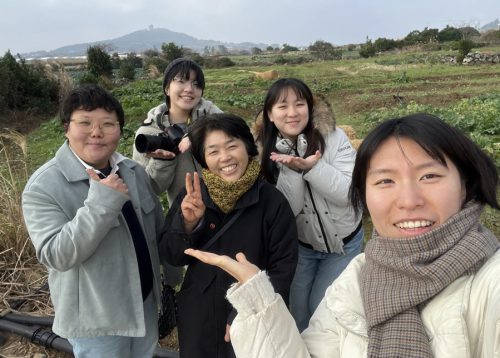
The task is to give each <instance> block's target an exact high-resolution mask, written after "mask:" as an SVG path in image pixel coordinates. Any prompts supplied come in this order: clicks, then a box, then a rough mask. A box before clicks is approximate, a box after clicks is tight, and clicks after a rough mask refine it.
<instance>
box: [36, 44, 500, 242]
mask: <svg viewBox="0 0 500 358" xmlns="http://www.w3.org/2000/svg"><path fill="white" fill-rule="evenodd" d="M488 51H489V52H494V53H500V47H497V48H488ZM441 54H444V52H442V53H441ZM438 55H439V53H435V52H417V51H405V52H399V53H391V54H384V55H379V56H377V57H374V58H370V59H360V58H358V59H348V60H340V61H338V60H336V61H321V62H308V63H303V64H298V65H297V64H288V65H287V64H284V65H272V66H271V65H262V64H263V63H271V62H272V61H271V60H270V59H269V58H267V57H265V56H263V57H262V58H260V57H259V56H246V57H245V56H239V57H236V58H234V59H233V60H234V62H235V63H236V64H237V65H236V66H234V67H228V68H224V69H207V70H205V77H206V83H207V85H206V89H205V93H204V97H205V98H207V99H210V100H211V101H213V102H214V103H215V104H217V105H218V106H219V107H220V108H221V109H222V110H224V111H226V112H232V113H235V114H238V115H240V116H242V117H243V118H245V119H246V120H247V121H248V123H251V122H252V121H253V119H254V117H255V115H256V113H257V112H258V111H259V110H260V106H261V104H262V102H263V97H264V95H265V93H266V90H267V88H268V87H269V85H270V83H271V82H269V81H264V80H261V79H257V78H255V76H254V75H253V74H252V73H251V72H250V71H267V70H270V69H276V70H277V71H278V73H279V76H280V77H298V78H301V79H303V80H304V81H305V82H306V83H308V84H309V85H310V87H311V88H312V90H313V92H314V93H315V94H318V95H322V96H324V97H325V98H326V99H327V100H328V101H329V102H330V103H331V105H332V107H333V109H334V112H335V115H336V117H337V123H338V124H344V125H346V124H347V125H351V126H352V127H353V128H354V130H355V131H356V134H357V136H358V138H362V137H363V136H364V135H365V134H366V133H367V131H369V130H370V129H371V128H372V127H373V126H374V125H376V124H377V123H378V122H379V121H381V120H383V119H386V118H391V117H395V116H400V115H404V114H407V113H412V112H429V113H432V114H436V115H438V116H440V117H441V118H443V119H445V120H446V121H448V122H450V123H451V124H453V125H455V126H457V127H459V128H461V129H462V130H464V131H465V132H467V133H468V134H469V135H470V136H471V137H472V138H473V140H475V141H476V142H477V143H478V144H479V145H480V146H481V147H482V148H483V149H484V150H485V151H486V152H487V153H488V154H489V155H490V156H491V157H492V158H493V159H494V160H495V162H496V164H497V167H500V64H486V65H474V66H459V65H450V64H441V63H440V62H439V60H438ZM293 56H298V55H296V54H294V55H293ZM266 61H267V62H266ZM252 62H254V63H258V64H260V65H259V66H257V65H255V66H251V64H252ZM290 62H292V63H293V62H294V61H293V58H290ZM238 64H242V65H241V66H238ZM243 65H244V66H243ZM249 65H250V66H249ZM161 86H162V78H158V79H156V80H137V81H135V82H132V83H129V84H127V85H124V86H121V87H119V88H115V89H114V90H113V93H114V94H115V95H116V96H117V97H118V98H119V100H120V101H121V102H122V104H123V106H124V108H125V113H126V117H127V124H126V126H125V131H124V136H123V140H122V143H121V145H120V148H119V150H120V151H121V152H122V153H124V154H126V155H129V156H130V155H131V149H132V142H133V136H134V132H135V130H136V129H137V127H138V126H139V125H140V123H141V121H142V120H143V119H144V118H145V114H146V112H147V111H148V110H149V109H150V108H151V107H153V106H155V105H157V104H158V103H160V102H161V101H163V94H162V91H161ZM62 140H63V135H62V131H61V129H60V125H59V123H58V122H57V120H56V119H53V120H49V121H48V122H46V123H45V124H43V125H42V126H41V127H40V128H39V129H38V130H35V131H33V132H32V133H31V134H30V135H29V137H28V150H29V153H30V155H29V157H30V159H31V161H30V168H34V167H36V166H38V165H40V164H41V163H43V162H44V161H45V160H47V158H49V157H50V156H52V155H53V153H54V152H55V150H56V149H57V147H58V146H59V145H60V143H61V142H62ZM499 221H500V220H499V215H498V213H496V212H493V211H488V212H487V215H486V216H485V222H486V224H487V225H488V226H489V227H490V228H492V229H493V231H494V232H495V233H496V234H497V236H500V224H499Z"/></svg>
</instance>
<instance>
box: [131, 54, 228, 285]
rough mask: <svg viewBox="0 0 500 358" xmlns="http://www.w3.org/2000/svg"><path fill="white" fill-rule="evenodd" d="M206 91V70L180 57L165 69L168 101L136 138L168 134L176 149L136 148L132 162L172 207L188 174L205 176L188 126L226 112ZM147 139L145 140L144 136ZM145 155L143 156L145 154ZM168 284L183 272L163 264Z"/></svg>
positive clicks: (150, 114) (164, 89) (149, 117)
mask: <svg viewBox="0 0 500 358" xmlns="http://www.w3.org/2000/svg"><path fill="white" fill-rule="evenodd" d="M204 89H205V76H204V75H203V70H202V69H201V67H200V66H199V65H198V64H197V63H196V62H194V61H192V60H190V59H188V58H184V57H182V58H178V59H175V60H173V61H172V62H170V63H169V64H168V66H167V68H166V69H165V74H164V77H163V86H162V92H163V93H164V95H165V102H164V103H161V104H160V105H158V106H156V107H154V108H152V109H150V110H149V112H148V114H147V118H146V120H144V123H143V124H142V126H141V127H139V129H138V130H137V132H136V134H135V136H136V141H137V137H138V136H143V135H153V136H157V135H166V136H167V137H169V138H171V137H172V134H173V136H174V137H173V138H171V139H172V141H173V142H174V147H173V148H169V149H170V150H167V149H156V150H154V151H150V152H148V151H146V152H142V150H141V151H139V150H138V149H137V146H136V145H134V148H133V155H132V159H134V160H135V161H137V162H138V163H139V164H140V165H142V166H143V167H144V168H145V169H146V172H147V173H148V175H149V177H150V179H151V185H152V186H153V190H154V191H155V193H156V194H158V195H160V194H162V193H164V192H166V193H167V199H168V202H169V205H172V203H173V202H174V200H175V198H176V196H177V194H179V191H180V190H181V189H182V188H183V187H184V184H185V177H186V173H192V172H198V173H201V166H200V165H199V164H198V163H197V162H196V160H195V159H194V157H193V156H192V155H191V151H190V147H191V143H190V141H189V138H188V137H187V135H186V134H187V130H188V126H189V125H190V124H191V123H193V122H196V121H197V120H198V119H199V118H200V117H203V116H205V115H207V114H211V113H220V112H222V111H221V110H220V109H219V108H218V107H217V106H216V105H214V104H213V103H212V102H210V101H207V100H205V99H204V98H202V95H203V91H204ZM143 138H144V137H143ZM141 152H142V153H141ZM163 267H164V272H165V277H164V283H165V284H167V285H169V286H172V287H175V286H177V285H178V284H179V283H180V282H181V281H182V273H183V270H182V268H181V267H173V266H171V265H169V264H168V263H167V262H163Z"/></svg>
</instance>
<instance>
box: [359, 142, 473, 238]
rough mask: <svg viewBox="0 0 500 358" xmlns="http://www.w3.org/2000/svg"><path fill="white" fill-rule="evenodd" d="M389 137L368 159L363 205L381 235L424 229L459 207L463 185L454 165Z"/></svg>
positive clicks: (440, 223) (436, 224)
mask: <svg viewBox="0 0 500 358" xmlns="http://www.w3.org/2000/svg"><path fill="white" fill-rule="evenodd" d="M399 142H400V145H398V142H397V141H396V139H395V138H394V137H390V138H389V139H387V140H386V141H385V142H383V143H382V145H380V147H379V148H378V149H377V151H376V152H375V153H374V155H373V156H372V158H371V160H370V165H369V168H368V174H367V177H366V205H367V207H368V211H369V212H370V216H371V218H372V222H373V226H374V227H375V229H376V230H377V232H378V233H379V234H380V235H381V236H385V237H406V236H414V235H419V234H423V233H426V232H428V231H430V230H432V229H434V228H436V227H438V226H439V225H442V224H443V223H444V222H445V221H446V220H448V219H449V218H450V217H451V216H452V215H454V214H456V213H457V212H458V211H460V210H461V208H462V204H463V201H464V199H465V185H464V184H463V181H462V180H461V178H460V174H459V172H458V170H457V168H456V166H455V165H454V164H453V163H452V162H451V161H450V160H449V159H448V158H446V157H445V159H446V165H447V166H444V165H442V164H441V163H440V162H439V161H437V160H435V159H433V158H432V157H430V156H429V155H428V154H427V153H426V152H425V151H424V149H422V147H420V146H419V145H418V144H417V143H416V142H414V141H413V140H411V139H407V138H400V140H399Z"/></svg>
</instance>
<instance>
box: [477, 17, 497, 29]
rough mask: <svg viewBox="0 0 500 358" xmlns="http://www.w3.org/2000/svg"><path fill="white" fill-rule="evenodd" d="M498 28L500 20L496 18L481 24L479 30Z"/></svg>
mask: <svg viewBox="0 0 500 358" xmlns="http://www.w3.org/2000/svg"><path fill="white" fill-rule="evenodd" d="M498 29H500V21H499V20H498V19H496V20H494V21H492V22H489V23H487V24H486V25H484V26H482V27H481V29H480V31H481V32H483V31H488V30H498Z"/></svg>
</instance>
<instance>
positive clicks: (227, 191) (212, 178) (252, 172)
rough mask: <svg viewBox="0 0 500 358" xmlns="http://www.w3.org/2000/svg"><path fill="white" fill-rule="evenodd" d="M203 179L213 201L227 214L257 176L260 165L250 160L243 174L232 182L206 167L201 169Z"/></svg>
mask: <svg viewBox="0 0 500 358" xmlns="http://www.w3.org/2000/svg"><path fill="white" fill-rule="evenodd" d="M202 172H203V180H204V181H205V184H206V186H207V188H208V193H209V194H210V197H211V198H212V200H213V202H214V203H215V204H217V206H218V207H219V208H220V209H221V210H222V211H223V212H224V213H225V214H227V213H228V212H230V211H231V210H232V209H233V207H234V205H235V204H236V202H237V201H238V199H239V198H240V197H241V196H242V195H243V194H245V193H246V192H247V191H248V190H249V189H250V188H251V187H252V185H253V183H255V181H256V180H257V178H258V177H259V172H260V165H259V162H257V161H256V160H250V162H249V163H248V167H247V170H246V171H245V174H243V176H242V177H241V178H239V179H238V180H236V181H234V182H227V181H225V180H224V179H222V178H221V177H220V176H218V175H216V174H214V173H212V172H211V171H210V170H208V169H203V170H202Z"/></svg>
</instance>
